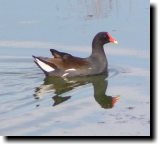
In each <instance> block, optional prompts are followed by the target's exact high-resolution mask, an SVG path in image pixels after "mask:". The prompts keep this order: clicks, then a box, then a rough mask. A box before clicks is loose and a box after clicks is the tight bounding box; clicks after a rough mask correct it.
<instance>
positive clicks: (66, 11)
mask: <svg viewBox="0 0 160 146" xmlns="http://www.w3.org/2000/svg"><path fill="white" fill-rule="evenodd" d="M149 11H150V4H149V1H146V0H123V1H121V0H63V1H59V0H54V1H52V0H34V1H31V0H27V1H26V0H12V1H8V0H0V20H1V23H0V67H1V68H0V81H1V84H0V95H1V96H0V134H1V135H106V136H109V135H127V136H130V135H136V136H140V135H150V90H149V86H150V84H149V83H150V66H149V62H150V25H149V24H150V22H149V19H150V18H149ZM100 31H108V32H109V33H110V34H111V35H112V36H113V37H114V38H116V39H117V41H118V43H119V44H118V45H113V44H107V45H105V47H104V48H105V52H106V55H107V57H108V62H109V77H108V78H103V77H102V76H99V77H91V78H85V79H75V80H70V81H67V82H70V83H69V84H68V83H67V85H66V82H62V81H58V82H57V81H55V80H54V79H45V76H44V74H43V73H42V71H41V70H40V69H39V68H38V67H37V66H36V65H35V64H34V62H33V59H32V57H31V56H32V55H37V56H47V57H49V56H51V54H50V52H49V49H50V48H54V49H57V50H59V51H65V52H67V53H71V54H73V55H75V56H80V57H87V56H89V55H90V52H91V42H92V39H93V37H94V36H95V34H96V33H98V32H100ZM95 94H96V95H95ZM113 97H119V99H118V100H117V102H115V104H114V105H112V102H110V101H111V99H112V100H113ZM111 105H112V106H111ZM11 121H12V122H11ZM109 129H112V131H110V130H109Z"/></svg>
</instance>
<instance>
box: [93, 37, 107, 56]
mask: <svg viewBox="0 0 160 146" xmlns="http://www.w3.org/2000/svg"><path fill="white" fill-rule="evenodd" d="M103 45H104V44H102V43H101V42H100V41H98V40H95V39H94V40H93V42H92V54H91V56H93V57H94V56H97V57H105V58H106V55H105V52H104V48H103Z"/></svg>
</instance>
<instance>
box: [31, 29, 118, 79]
mask: <svg viewBox="0 0 160 146" xmlns="http://www.w3.org/2000/svg"><path fill="white" fill-rule="evenodd" d="M107 43H114V44H118V42H117V40H116V39H114V38H113V37H112V36H111V35H110V34H109V33H108V32H99V33H97V34H96V35H95V37H94V38H93V41H92V52H91V55H90V56H89V57H86V58H81V57H76V56H73V55H71V54H69V53H65V52H60V51H57V50H55V49H50V52H51V54H52V57H51V58H48V57H37V56H34V55H33V58H34V62H35V63H36V64H37V65H38V67H39V68H40V69H41V70H42V71H43V72H44V74H45V75H46V76H53V77H54V76H56V77H62V78H70V77H77V76H90V75H99V74H106V73H107V72H108V61H107V57H106V54H105V52H104V47H103V46H104V44H107Z"/></svg>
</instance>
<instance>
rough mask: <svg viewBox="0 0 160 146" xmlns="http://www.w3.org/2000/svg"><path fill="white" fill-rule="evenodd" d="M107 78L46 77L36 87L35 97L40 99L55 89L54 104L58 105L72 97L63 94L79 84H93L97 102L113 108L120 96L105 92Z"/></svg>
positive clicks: (101, 76)
mask: <svg viewBox="0 0 160 146" xmlns="http://www.w3.org/2000/svg"><path fill="white" fill-rule="evenodd" d="M106 78H107V76H106V75H96V76H87V77H74V78H60V77H46V78H45V79H44V84H43V85H41V86H40V87H37V88H36V90H35V94H34V97H35V99H39V98H40V96H42V94H45V93H47V92H48V91H51V90H52V91H53V90H54V96H53V97H52V99H53V100H54V104H53V106H56V105H58V104H61V103H63V102H65V101H66V100H68V99H70V98H71V96H62V94H64V93H67V92H69V91H71V90H73V89H75V88H77V87H79V86H82V85H86V84H92V85H93V90H94V98H95V100H96V102H97V103H98V104H99V105H100V106H101V107H102V108H105V109H108V108H112V107H114V105H115V103H116V102H117V101H118V99H119V98H120V96H109V95H106V94H105V93H106V90H107V87H108V80H107V79H106Z"/></svg>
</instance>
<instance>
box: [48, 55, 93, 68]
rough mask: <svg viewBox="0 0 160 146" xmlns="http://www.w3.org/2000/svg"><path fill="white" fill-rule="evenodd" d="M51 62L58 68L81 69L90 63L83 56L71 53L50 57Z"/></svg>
mask: <svg viewBox="0 0 160 146" xmlns="http://www.w3.org/2000/svg"><path fill="white" fill-rule="evenodd" d="M48 61H49V62H51V63H53V64H54V65H55V66H56V67H57V68H58V69H62V70H65V69H70V68H75V69H81V68H85V67H89V66H90V64H89V62H87V61H86V60H85V59H83V58H78V57H73V56H71V55H64V56H63V57H58V58H50V59H48Z"/></svg>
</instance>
